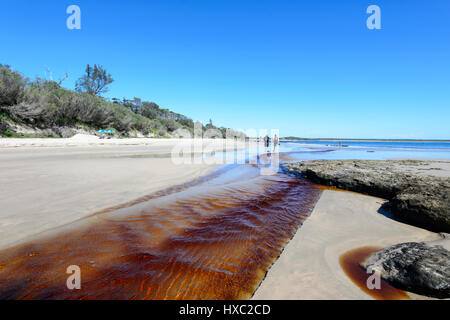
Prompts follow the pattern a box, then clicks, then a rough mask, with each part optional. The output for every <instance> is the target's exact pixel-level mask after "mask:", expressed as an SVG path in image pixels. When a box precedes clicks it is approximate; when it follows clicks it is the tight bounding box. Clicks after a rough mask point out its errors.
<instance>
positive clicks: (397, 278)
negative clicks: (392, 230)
mask: <svg viewBox="0 0 450 320" xmlns="http://www.w3.org/2000/svg"><path fill="white" fill-rule="evenodd" d="M363 267H364V268H366V269H369V270H372V271H373V270H377V271H379V272H380V274H381V277H382V278H383V279H385V280H386V281H388V282H390V283H391V284H392V285H393V286H395V287H397V288H400V289H403V290H406V291H410V292H414V293H417V294H421V295H426V296H430V297H435V298H440V299H442V298H450V251H448V250H446V249H445V248H443V247H442V246H440V245H429V244H425V243H416V242H410V243H402V244H398V245H395V246H392V247H389V248H386V249H383V250H381V251H378V252H376V253H374V254H373V255H372V256H371V257H369V259H367V260H366V261H365V262H364V263H363Z"/></svg>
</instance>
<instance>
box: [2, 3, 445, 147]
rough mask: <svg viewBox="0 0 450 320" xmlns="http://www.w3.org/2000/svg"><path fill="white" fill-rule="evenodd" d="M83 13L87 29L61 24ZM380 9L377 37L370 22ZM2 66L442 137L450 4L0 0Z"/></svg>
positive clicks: (375, 131)
mask: <svg viewBox="0 0 450 320" xmlns="http://www.w3.org/2000/svg"><path fill="white" fill-rule="evenodd" d="M71 4H76V5H79V6H80V8H81V11H82V29H81V30H68V29H67V28H66V19H67V17H68V15H67V14H66V8H67V7H68V6H69V5H71ZM371 4H376V5H378V6H380V7H381V13H382V17H381V18H382V30H368V29H367V28H366V19H367V17H368V15H367V14H366V8H367V7H368V6H369V5H371ZM0 35H1V50H0V52H1V55H0V63H3V64H9V65H11V66H12V67H13V68H14V69H16V70H19V71H21V72H22V73H23V74H24V75H26V76H28V77H30V78H34V77H35V76H40V77H45V74H46V66H48V67H49V68H50V69H51V70H52V72H53V74H54V78H61V77H63V75H64V73H65V72H69V73H70V78H69V79H68V80H67V81H66V82H64V84H63V85H64V86H65V87H67V88H70V89H73V87H74V83H75V81H76V79H77V78H78V77H80V76H81V74H82V73H83V71H84V68H85V65H86V64H87V63H90V64H94V63H97V64H101V65H103V66H104V67H106V68H107V70H108V71H110V72H111V74H112V75H113V77H114V78H115V80H116V81H115V82H114V83H113V85H111V90H110V92H109V93H108V94H107V95H106V96H107V97H119V98H122V97H126V98H133V97H135V96H136V97H141V98H142V99H144V100H149V101H154V102H156V103H158V104H159V105H160V106H162V107H168V108H170V109H171V110H173V111H176V112H179V113H183V114H186V115H188V116H190V117H192V118H193V119H194V120H200V121H204V122H206V121H208V120H209V119H210V118H212V119H213V122H214V123H215V124H216V125H219V126H227V127H232V128H236V129H237V128H241V129H247V128H255V129H259V128H268V129H270V128H278V129H280V132H281V135H282V136H288V135H295V136H302V137H340V138H352V137H360V138H434V139H444V138H450V125H449V123H450V1H448V0H433V1H425V0H422V1H415V0H389V1H380V0H370V1H358V0H354V1H351V0H347V1H335V0H321V1H317V0H309V1H300V0H297V1H285V0H272V1H265V0H257V1H253V0H252V1H250V0H249V1H246V0H207V1H200V0H198V1H191V0H183V1H182V0H178V1H172V0H159V1H153V0H141V1H138V0H127V1H112V0H109V1H98V0H96V1H92V0H85V1H76V0H71V1H65V0H57V1H49V0H40V1H22V0H15V1H5V0H2V1H1V9H0Z"/></svg>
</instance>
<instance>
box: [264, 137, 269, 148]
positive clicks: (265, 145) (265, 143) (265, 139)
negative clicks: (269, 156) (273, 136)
mask: <svg viewBox="0 0 450 320" xmlns="http://www.w3.org/2000/svg"><path fill="white" fill-rule="evenodd" d="M269 146H270V138H269V136H268V135H267V134H266V136H265V137H264V147H266V149H268V148H269Z"/></svg>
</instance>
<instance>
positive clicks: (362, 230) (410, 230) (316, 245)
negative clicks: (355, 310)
mask: <svg viewBox="0 0 450 320" xmlns="http://www.w3.org/2000/svg"><path fill="white" fill-rule="evenodd" d="M384 202H385V200H383V199H380V198H376V197H370V196H366V195H361V194H357V193H354V192H347V191H333V190H325V191H324V192H323V193H322V195H321V198H320V200H319V201H318V203H317V204H316V207H315V208H314V210H313V212H312V214H311V216H310V217H309V218H308V219H307V220H306V222H305V223H304V225H303V226H302V227H300V229H299V230H298V231H297V234H296V235H295V237H294V238H293V239H292V240H291V241H290V242H289V244H288V245H287V246H286V247H285V249H284V251H283V253H282V254H281V256H280V258H279V259H278V260H277V261H276V262H275V264H274V265H273V266H272V268H271V269H270V270H269V272H268V274H267V276H266V279H265V280H264V281H263V282H262V284H261V286H260V287H259V289H258V290H257V291H256V293H255V295H254V296H253V299H262V300H265V299H268V300H270V299H287V300H297V299H372V297H371V296H369V295H367V294H366V293H364V292H363V291H362V290H360V289H359V288H358V287H357V286H356V285H355V284H354V283H352V281H351V280H350V278H349V277H347V276H346V274H345V273H344V271H343V270H342V268H341V267H340V265H339V257H340V256H341V255H342V254H343V253H345V252H347V251H349V250H352V249H356V248H360V247H365V246H373V247H383V248H384V247H388V246H391V245H394V244H397V243H402V242H409V241H433V240H438V239H440V236H439V235H438V234H436V233H433V232H430V231H427V230H424V229H420V228H416V227H413V226H410V225H407V224H404V223H400V222H397V221H394V220H392V219H390V218H388V217H386V216H384V215H382V214H380V213H379V212H378V210H379V209H380V206H381V205H382V204H383V203H384ZM410 296H411V297H414V296H415V295H410Z"/></svg>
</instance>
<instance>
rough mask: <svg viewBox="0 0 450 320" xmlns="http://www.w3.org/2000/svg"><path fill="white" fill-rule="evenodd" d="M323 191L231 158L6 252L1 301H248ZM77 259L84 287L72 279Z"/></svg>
mask: <svg viewBox="0 0 450 320" xmlns="http://www.w3.org/2000/svg"><path fill="white" fill-rule="evenodd" d="M319 194H320V188H319V187H317V186H316V185H314V184H311V183H309V182H307V181H305V180H302V179H297V178H293V177H290V176H288V175H285V174H282V173H280V174H277V175H274V176H261V175H259V172H258V168H256V167H254V166H251V165H240V166H229V167H227V169H226V170H222V171H218V172H216V173H213V174H211V175H209V176H207V177H206V178H202V179H199V180H196V181H194V182H193V183H190V184H185V185H182V186H179V187H174V188H169V189H167V190H165V191H162V192H159V193H157V194H154V195H150V196H148V197H145V198H142V199H139V200H138V201H134V202H132V203H129V204H126V205H122V206H117V207H115V208H112V209H109V210H103V211H102V212H99V213H97V214H93V215H91V216H89V217H88V218H85V219H82V220H79V221H77V222H75V223H72V224H70V225H67V226H64V227H62V228H60V229H58V230H54V231H52V232H49V233H47V234H44V235H41V236H39V237H36V238H34V239H30V240H28V241H27V242H26V243H22V244H19V245H16V246H14V247H11V248H8V249H4V250H2V251H1V252H0V299H246V298H249V297H251V296H252V294H253V293H254V291H255V289H256V288H257V287H258V285H259V284H260V282H261V281H262V279H263V278H264V276H265V274H266V272H267V270H268V269H269V268H270V266H271V265H272V263H273V262H274V261H275V260H276V259H277V257H278V256H279V255H280V253H281V251H282V249H283V247H284V246H285V245H286V243H287V242H288V241H289V239H291V238H292V236H293V235H294V233H295V232H296V230H297V228H298V227H299V226H300V225H301V224H302V223H303V221H304V220H305V219H306V218H307V217H308V216H309V214H310V211H311V209H312V207H313V206H314V204H315V202H316V201H317V199H318V197H319ZM49 205H51V203H49ZM71 265H77V266H79V267H80V270H81V289H80V290H69V289H68V288H67V286H66V280H67V277H68V276H69V275H68V274H67V273H66V269H67V267H68V266H71Z"/></svg>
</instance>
